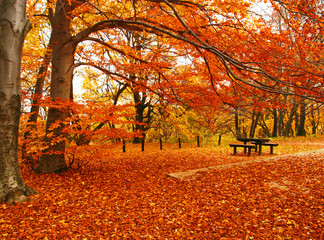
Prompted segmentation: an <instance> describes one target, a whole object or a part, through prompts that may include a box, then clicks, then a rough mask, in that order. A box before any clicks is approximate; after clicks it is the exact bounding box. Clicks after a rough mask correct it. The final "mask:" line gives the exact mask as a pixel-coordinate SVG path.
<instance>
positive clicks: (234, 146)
mask: <svg viewBox="0 0 324 240" xmlns="http://www.w3.org/2000/svg"><path fill="white" fill-rule="evenodd" d="M230 146H231V147H233V148H234V155H236V153H237V148H238V147H242V148H244V153H246V149H247V150H248V155H249V156H250V155H251V149H252V148H253V149H255V148H256V146H255V145H248V144H234V143H231V144H230Z"/></svg>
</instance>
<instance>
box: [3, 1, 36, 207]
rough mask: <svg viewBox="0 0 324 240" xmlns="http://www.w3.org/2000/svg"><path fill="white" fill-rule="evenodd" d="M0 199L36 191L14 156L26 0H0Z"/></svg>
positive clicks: (23, 197)
mask: <svg viewBox="0 0 324 240" xmlns="http://www.w3.org/2000/svg"><path fill="white" fill-rule="evenodd" d="M0 26H1V27H0V39H1V44H0V131H1V138H0V146H1V147H0V202H3V201H7V202H9V203H12V202H20V201H25V200H27V197H26V196H29V195H30V194H33V193H36V191H35V190H33V189H32V188H30V187H28V186H27V185H26V184H25V183H24V181H23V179H22V177H21V174H20V170H19V165H18V156H17V145H18V126H19V118H20V96H21V88H20V66H21V56H22V48H23V43H24V39H25V37H26V35H27V33H28V31H29V30H30V29H31V24H30V23H29V20H28V18H27V16H26V1H25V0H2V1H1V2H0Z"/></svg>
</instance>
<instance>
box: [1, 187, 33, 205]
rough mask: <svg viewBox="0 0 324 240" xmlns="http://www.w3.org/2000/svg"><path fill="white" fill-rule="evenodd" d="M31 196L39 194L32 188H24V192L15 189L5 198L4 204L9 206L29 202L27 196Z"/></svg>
mask: <svg viewBox="0 0 324 240" xmlns="http://www.w3.org/2000/svg"><path fill="white" fill-rule="evenodd" d="M32 194H39V192H38V191H37V190H35V189H33V188H30V187H28V186H25V189H24V190H22V189H15V190H12V191H10V192H9V193H8V194H7V195H6V197H5V202H6V203H8V204H11V205H12V204H14V203H16V204H17V203H22V202H28V201H30V198H29V196H30V195H32Z"/></svg>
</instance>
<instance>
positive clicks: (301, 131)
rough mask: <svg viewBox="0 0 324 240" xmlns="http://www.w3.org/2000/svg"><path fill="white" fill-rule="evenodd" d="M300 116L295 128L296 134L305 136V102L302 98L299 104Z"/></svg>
mask: <svg viewBox="0 0 324 240" xmlns="http://www.w3.org/2000/svg"><path fill="white" fill-rule="evenodd" d="M299 109H300V116H299V124H298V129H297V134H296V135H297V136H302V137H306V129H305V121H306V102H305V100H303V101H302V102H301V104H300V108H299Z"/></svg>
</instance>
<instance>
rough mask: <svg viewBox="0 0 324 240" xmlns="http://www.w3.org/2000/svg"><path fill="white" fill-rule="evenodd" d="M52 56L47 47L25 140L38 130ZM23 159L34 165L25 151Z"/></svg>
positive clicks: (33, 98)
mask: <svg viewBox="0 0 324 240" xmlns="http://www.w3.org/2000/svg"><path fill="white" fill-rule="evenodd" d="M51 56H52V51H51V49H50V46H47V49H46V53H45V56H44V58H43V61H42V64H41V66H40V68H39V70H38V74H37V80H36V84H35V92H34V95H33V97H32V106H31V109H30V113H31V115H30V117H29V119H28V123H27V125H29V127H28V128H27V130H26V132H25V133H24V138H25V139H28V138H29V137H30V134H31V132H32V131H33V130H34V129H35V128H36V123H37V119H38V115H39V108H40V106H39V102H38V101H39V98H40V96H41V95H42V94H43V88H44V83H45V78H46V74H47V70H48V66H49V64H50V58H51ZM23 149H26V141H25V142H24V144H23ZM22 158H23V159H24V161H25V162H27V163H33V159H32V158H31V157H30V156H28V155H27V154H26V152H25V151H23V152H22Z"/></svg>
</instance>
